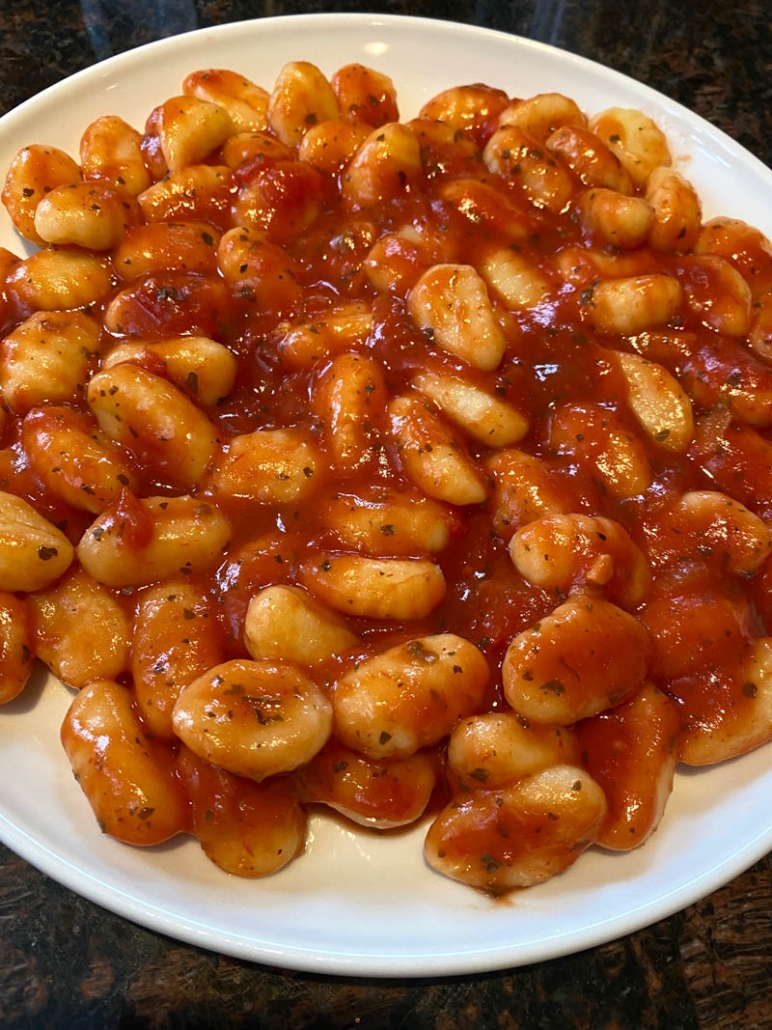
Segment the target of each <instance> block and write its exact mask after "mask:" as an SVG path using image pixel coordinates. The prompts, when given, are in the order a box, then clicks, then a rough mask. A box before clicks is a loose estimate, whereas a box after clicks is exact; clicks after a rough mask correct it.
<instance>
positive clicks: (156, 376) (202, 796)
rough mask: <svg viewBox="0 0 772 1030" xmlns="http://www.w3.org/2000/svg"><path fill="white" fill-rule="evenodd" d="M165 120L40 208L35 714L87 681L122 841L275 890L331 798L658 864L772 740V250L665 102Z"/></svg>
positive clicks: (510, 875) (40, 196)
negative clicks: (715, 202)
mask: <svg viewBox="0 0 772 1030" xmlns="http://www.w3.org/2000/svg"><path fill="white" fill-rule="evenodd" d="M159 100H160V102H159V105H158V106H157V107H156V108H155V109H154V110H152V111H150V112H149V113H148V117H147V121H146V123H145V125H144V126H132V125H129V124H128V123H127V122H125V121H123V120H122V119H121V118H119V117H117V116H116V115H111V114H106V115H105V116H103V117H102V118H99V119H97V121H95V122H93V123H92V124H91V125H89V126H86V127H85V129H84V132H83V135H82V137H81V139H80V141H74V143H75V145H74V146H73V148H72V152H73V154H77V159H76V158H75V157H72V156H70V155H69V154H67V153H65V152H64V151H62V150H59V149H57V148H54V147H48V146H46V145H45V141H41V142H35V143H33V144H31V145H30V146H27V147H25V148H24V149H23V150H22V151H21V152H20V153H19V154H18V155H16V157H15V158H13V160H12V161H11V162H10V167H9V170H8V173H7V176H6V179H5V184H4V187H3V189H2V193H1V194H0V199H2V203H3V204H4V206H5V208H6V211H7V213H8V215H9V217H10V219H11V221H12V222H13V224H14V226H15V228H16V230H17V231H18V233H19V234H20V236H21V237H23V238H24V239H25V240H26V241H29V242H30V243H32V244H34V245H37V246H38V247H39V248H40V249H39V250H38V251H37V252H36V253H33V254H31V256H29V257H25V258H23V259H22V258H20V257H16V256H15V255H14V254H12V253H10V251H5V250H3V251H2V253H0V434H1V435H0V703H5V702H9V703H11V702H13V700H14V698H16V697H17V696H18V695H19V694H20V693H21V691H22V690H23V689H24V687H25V684H26V683H27V680H28V679H29V677H30V674H31V669H32V666H33V663H34V661H35V660H36V659H37V660H39V661H40V662H42V663H43V664H45V665H46V666H47V667H48V668H49V669H50V670H51V671H52V672H53V673H54V674H55V675H56V676H57V677H58V678H59V679H60V680H62V681H63V682H64V683H65V684H66V685H67V686H68V687H69V688H71V689H72V690H74V691H77V693H76V696H75V697H74V700H73V701H72V704H71V706H70V708H69V711H68V712H67V715H66V717H65V719H64V724H63V726H62V733H61V736H62V742H63V745H64V748H65V750H66V753H67V755H68V757H69V760H70V762H71V764H72V767H73V771H74V772H75V774H76V778H77V779H78V781H79V783H80V787H81V789H82V790H83V792H84V793H85V795H86V797H87V799H88V801H89V803H90V805H91V807H92V809H93V810H94V813H95V814H96V817H97V819H98V820H99V822H100V825H101V826H102V827H103V828H104V829H105V830H106V831H107V832H108V833H110V834H112V835H113V836H115V837H118V838H119V839H121V840H123V841H126V842H127V843H131V844H135V845H153V844H158V843H160V842H162V841H164V840H167V839H168V838H169V837H172V836H175V835H176V834H185V833H187V834H192V835H193V836H194V837H196V838H197V839H198V841H199V842H200V844H201V847H202V849H203V851H204V852H205V854H206V855H207V856H208V857H209V858H210V859H211V860H212V861H213V862H214V863H216V864H217V865H218V866H219V867H220V868H221V869H223V870H225V871H227V872H230V873H233V874H236V875H238V876H244V877H255V876H265V875H268V874H271V873H274V872H277V871H278V870H280V869H281V868H282V867H283V866H284V865H286V864H287V863H288V862H291V861H293V860H294V859H295V858H296V857H297V856H299V855H301V854H302V852H303V850H304V848H305V841H306V833H307V819H308V814H309V811H310V810H311V808H310V806H322V807H326V808H327V809H334V810H335V811H336V812H337V813H339V814H340V815H341V816H342V817H343V818H345V819H347V820H349V821H350V822H351V823H352V824H360V825H363V826H365V827H369V828H371V829H373V830H376V831H383V830H390V829H393V828H395V827H403V826H409V825H411V824H416V823H418V822H419V821H420V820H426V822H427V825H428V824H430V825H428V833H427V835H426V843H425V859H426V861H427V862H428V864H429V866H430V867H431V868H432V869H434V870H436V871H437V872H439V873H441V874H444V875H446V876H449V877H451V878H453V879H456V880H459V881H461V882H462V883H465V884H468V885H471V886H473V887H477V888H481V889H484V890H487V891H490V892H501V891H506V890H511V889H513V888H520V887H526V886H529V885H531V884H535V883H539V882H541V881H543V880H544V879H546V878H548V877H550V876H553V875H555V874H557V873H560V872H561V871H563V870H564V869H567V868H568V867H569V866H570V865H571V864H572V863H573V862H575V861H576V860H577V859H578V858H579V857H580V856H581V854H582V852H583V851H584V850H586V849H587V848H589V847H592V846H599V847H602V848H607V849H612V850H627V849H629V848H633V847H637V846H638V845H640V844H642V843H643V842H644V841H645V840H646V839H647V838H648V837H649V835H650V834H651V833H653V832H654V831H655V830H656V828H657V826H658V825H659V822H660V820H661V819H662V818H663V816H664V815H665V812H666V805H667V800H668V797H669V795H670V792H671V789H672V786H673V781H674V774H675V770H676V767H677V765H678V764H679V763H684V764H688V765H704V764H709V763H715V762H720V761H723V760H725V759H728V758H732V757H734V756H736V755H739V754H742V753H743V752H744V751H747V750H749V749H750V748H754V747H758V746H761V745H763V744H765V743H767V742H768V741H769V740H770V738H772V703H770V696H772V695H771V692H770V683H772V660H771V659H770V654H772V650H771V649H772V636H770V635H769V634H770V633H772V564H771V562H772V557H771V556H770V551H772V533H771V532H770V520H771V519H772V472H770V469H772V414H770V412H771V411H772V348H771V347H770V340H771V339H772V332H771V331H770V325H772V316H771V315H770V312H772V299H770V298H772V244H770V243H769V241H768V240H766V238H765V237H764V236H763V235H762V234H761V233H760V232H759V231H758V230H755V229H752V228H750V227H749V226H747V225H745V224H744V223H741V222H738V221H736V220H733V219H731V218H720V219H712V220H711V221H708V222H706V223H703V212H702V207H701V203H700V199H699V196H698V195H697V192H696V191H695V189H694V188H693V186H692V185H691V183H690V182H689V181H688V180H687V178H686V177H685V176H684V174H683V172H682V170H680V169H679V167H677V165H678V162H674V161H673V159H672V157H671V154H670V151H669V148H668V143H667V140H666V138H665V136H664V135H663V133H662V132H661V131H660V129H659V128H658V127H657V125H655V124H654V122H653V121H652V120H651V119H650V118H649V117H648V116H646V115H644V114H642V113H641V112H638V111H630V110H624V109H621V108H613V109H611V110H608V111H605V112H601V113H599V114H596V115H594V116H592V117H588V115H586V114H585V113H584V112H582V111H581V110H580V108H579V107H578V106H577V104H576V103H575V102H574V101H573V100H572V99H570V98H568V97H564V96H562V95H560V94H556V93H550V92H544V93H541V94H539V95H537V96H533V97H526V98H521V97H513V96H510V95H509V94H508V93H506V92H504V91H503V90H501V89H494V88H491V87H488V86H484V85H479V84H478V85H474V86H460V87H456V88H451V89H447V90H445V91H443V92H442V93H440V94H439V95H438V96H436V97H434V98H432V99H431V100H429V101H427V102H426V103H425V104H424V106H423V108H422V109H421V111H420V112H419V113H418V116H417V117H416V118H414V119H412V120H410V121H407V120H405V121H402V120H400V114H399V110H398V103H397V95H396V91H395V87H394V84H393V83H392V81H391V79H389V78H388V76H387V75H385V74H383V73H382V72H380V71H378V70H376V69H371V68H366V67H364V66H362V65H361V64H350V65H347V66H346V67H344V68H341V69H338V70H337V71H336V72H335V74H334V75H332V77H331V78H329V79H328V78H327V77H326V76H325V74H324V73H323V71H322V70H321V69H319V68H317V67H315V66H314V65H312V64H309V63H308V62H306V61H302V60H298V61H295V62H292V63H291V64H289V65H287V66H285V67H284V69H283V70H282V71H281V73H280V74H279V76H278V78H277V80H276V82H275V83H274V85H273V87H272V88H271V89H267V88H263V87H262V86H261V85H258V84H256V83H255V82H253V81H252V80H251V79H249V78H247V77H245V76H244V75H242V74H240V73H237V72H236V71H231V70H225V69H203V70H198V71H192V72H191V74H189V75H188V76H187V77H186V79H185V81H184V82H183V83H181V84H180V92H179V93H178V95H175V96H172V97H168V98H159ZM768 672H770V681H769V682H768V681H767V679H766V675H767V673H768ZM416 861H417V862H418V861H420V856H416Z"/></svg>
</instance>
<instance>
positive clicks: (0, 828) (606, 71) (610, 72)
mask: <svg viewBox="0 0 772 1030" xmlns="http://www.w3.org/2000/svg"><path fill="white" fill-rule="evenodd" d="M320 22H325V23H330V24H336V25H345V24H347V23H350V24H352V25H354V26H356V28H357V29H363V28H365V27H367V26H370V27H372V28H377V27H387V26H392V27H394V28H396V27H397V26H399V27H403V28H410V27H411V26H413V27H416V28H418V27H420V29H421V31H428V30H431V29H438V28H439V29H441V31H442V32H445V33H449V34H450V35H456V36H458V37H461V38H464V39H467V40H468V39H469V37H470V35H472V36H475V37H479V38H481V39H486V38H492V37H495V38H497V39H498V40H499V41H506V43H507V44H509V45H511V46H512V47H513V50H515V51H516V50H517V49H518V47H526V48H528V49H530V50H533V51H536V52H537V53H538V52H544V53H548V54H549V55H550V56H551V57H553V58H558V59H559V60H561V61H563V62H565V61H567V62H568V63H569V64H571V65H575V66H576V67H578V68H582V69H584V70H586V71H588V72H590V73H591V74H593V75H596V74H597V73H598V71H601V72H602V73H603V75H604V77H606V78H607V79H608V78H610V79H611V80H612V81H613V80H617V79H618V80H621V81H623V82H625V83H626V84H628V85H629V84H630V83H632V84H633V85H634V86H635V89H636V90H637V91H639V92H642V93H643V95H644V96H645V97H646V99H647V100H648V101H649V102H651V103H652V104H653V105H654V106H656V107H657V108H661V107H662V106H663V102H665V103H666V104H667V105H668V106H669V109H670V110H672V111H674V112H675V113H676V114H677V115H680V116H681V117H684V118H685V119H686V120H687V122H691V121H692V120H694V119H698V120H699V121H700V122H703V123H704V124H705V125H706V126H707V127H708V128H709V129H710V132H711V134H712V135H715V136H716V137H717V138H718V139H719V140H720V142H721V143H722V145H723V146H724V147H725V148H726V150H727V151H728V152H729V153H730V155H731V156H733V157H734V158H735V159H736V160H740V161H741V162H742V163H743V165H745V166H746V167H748V166H750V167H751V168H753V166H754V165H755V166H756V171H757V172H759V171H761V172H762V173H763V175H764V177H765V178H767V179H768V180H769V183H770V185H772V172H770V169H769V168H768V167H767V166H766V165H765V164H764V163H763V162H762V161H760V160H759V159H758V158H757V157H755V155H753V154H751V153H750V152H749V151H747V150H745V148H743V147H742V146H741V145H740V144H739V143H737V141H735V140H734V139H732V138H731V137H730V136H729V135H727V134H726V133H725V132H723V130H721V129H720V128H718V127H717V126H715V125H713V124H712V123H711V122H709V121H708V120H706V119H704V118H702V117H701V116H700V115H697V114H695V112H693V111H690V110H689V109H688V108H686V107H684V106H683V105H681V104H680V103H679V102H678V101H676V100H673V99H672V98H670V97H668V96H667V95H666V94H664V93H661V92H658V91H656V90H654V89H653V88H652V87H650V86H648V85H647V84H645V83H642V82H640V81H638V80H636V79H634V78H632V77H631V76H629V75H626V74H624V73H622V72H619V71H617V70H615V69H613V68H610V67H608V66H606V65H603V64H600V63H598V62H595V61H592V60H591V59H589V58H586V57H583V56H582V55H579V54H576V53H573V52H571V51H568V50H564V49H562V48H560V47H557V46H554V45H552V44H547V43H542V42H540V41H537V40H531V39H528V38H527V37H523V36H519V35H516V34H511V33H507V32H503V31H500V30H497V29H490V28H487V27H483V26H477V25H466V24H464V23H461V22H455V21H444V20H442V19H432V18H427V17H418V16H413V15H410V16H408V15H374V14H368V13H364V12H363V13H356V12H349V13H342V12H341V13H320V14H305V13H304V14H300V13H298V14H289V15H282V16H275V17H263V18H253V19H244V20H240V21H236V22H226V23H223V24H220V25H216V26H209V27H203V28H197V29H193V30H190V31H186V32H184V33H180V34H178V35H175V36H172V37H167V38H164V39H159V40H153V41H151V42H148V43H145V44H142V45H141V46H138V47H135V48H133V49H131V50H128V51H124V52H122V53H120V54H117V55H114V56H113V57H110V58H107V59H106V60H104V61H101V62H97V63H94V64H92V65H90V66H89V67H87V68H84V69H81V70H80V71H78V72H75V73H74V74H72V75H70V76H68V77H66V78H64V79H61V80H60V81H59V82H57V83H54V84H52V85H51V86H49V87H47V88H46V89H45V90H43V91H41V92H40V93H38V94H36V95H34V96H32V97H30V98H28V99H26V100H24V101H23V102H22V103H20V104H19V105H17V106H16V107H14V108H12V109H11V110H10V111H9V112H7V113H6V114H5V115H4V116H3V117H2V119H0V133H3V132H4V130H5V129H6V127H7V126H8V125H9V124H10V125H11V127H13V126H15V124H16V122H17V121H18V122H20V123H21V122H23V121H25V120H26V118H27V117H28V115H29V112H30V110H32V112H33V113H34V110H35V108H36V107H37V106H38V105H41V104H44V103H45V102H46V100H47V99H48V97H49V95H51V94H53V93H56V94H57V95H59V96H62V95H63V99H66V95H67V93H70V92H72V93H76V92H77V91H78V90H79V89H80V87H81V84H82V82H83V80H86V81H89V80H92V79H94V78H98V77H99V76H100V75H102V76H104V75H106V74H108V73H109V74H111V75H115V76H119V75H124V74H131V73H132V71H133V69H134V68H135V66H136V65H139V64H141V63H142V62H143V61H144V60H146V59H147V58H148V56H149V57H151V58H152V56H153V53H154V52H155V51H156V50H163V51H167V50H170V49H172V50H176V49H177V48H180V49H183V50H184V49H185V48H186V45H188V44H189V43H190V41H191V39H192V37H196V38H197V39H201V40H202V41H203V40H205V39H206V38H207V37H210V36H212V35H214V36H217V37H227V36H229V35H233V36H237V35H238V34H239V33H240V32H243V31H244V30H245V28H248V29H249V31H250V32H251V31H254V30H256V29H259V30H264V31H265V32H267V33H270V32H273V31H279V32H280V31H281V30H282V29H285V28H287V27H290V26H293V27H299V26H300V25H301V24H305V25H311V24H316V25H318V24H319V23H320ZM397 85H398V84H397ZM1 719H2V713H0V720H1ZM0 725H1V722H0ZM767 746H769V745H767ZM0 840H2V841H3V842H4V843H5V844H6V845H7V846H8V847H9V848H10V849H11V850H12V851H13V852H14V853H16V854H17V855H19V856H20V857H22V858H23V859H25V860H26V861H28V862H29V863H30V864H31V865H33V866H34V867H36V868H37V869H39V870H40V871H41V872H43V873H44V874H46V875H48V876H50V877H51V878H52V879H53V880H55V881H57V882H58V883H60V884H62V885H63V886H65V887H67V888H68V889H70V890H72V891H73V892H75V893H77V894H79V895H81V896H83V897H85V898H87V899H88V900H90V901H92V902H94V903H95V904H97V905H100V906H101V907H103V908H105V909H107V910H109V911H111V912H113V913H115V914H116V915H119V916H121V917H123V918H127V919H129V920H131V921H132V922H134V923H137V924H138V925H141V926H144V927H146V928H148V929H151V930H153V931H156V932H159V933H162V934H165V935H166V936H168V937H172V938H174V939H175V940H180V941H183V942H184V943H187V944H192V945H195V946H198V947H203V948H207V949H209V950H214V951H218V952H221V953H224V954H229V955H233V956H235V957H238V958H242V959H245V960H248V961H250V962H253V963H258V964H264V965H270V966H275V967H278V968H288V969H295V970H299V971H304V972H311V973H318V974H322V975H327V976H336V975H337V976H340V975H347V976H362V975H366V976H371V977H377V978H379V979H388V978H392V977H404V976H409V977H411V978H418V977H426V976H432V977H436V976H451V975H458V974H470V973H472V974H473V973H483V972H491V971H493V970H500V969H504V968H510V967H513V966H520V965H530V964H533V963H536V962H540V961H544V960H545V959H551V958H557V957H561V956H565V955H567V954H573V953H575V952H576V951H577V950H584V949H586V948H588V947H595V946H598V945H599V944H602V943H604V942H607V941H609V940H612V939H615V938H616V937H619V936H623V935H627V934H629V933H632V932H635V931H636V930H640V929H642V928H644V927H646V926H649V925H652V924H653V923H655V922H657V921H659V920H660V919H663V918H667V917H669V916H671V915H672V914H673V913H675V912H677V911H679V910H681V909H683V908H685V907H687V906H688V905H690V904H693V903H694V902H695V901H697V900H698V899H700V898H702V897H705V896H706V895H707V894H710V893H713V891H715V890H716V889H718V888H719V887H721V886H722V885H724V884H726V883H727V882H729V881H730V880H732V879H733V878H734V877H735V876H737V875H739V874H740V873H742V872H743V871H744V870H746V869H747V868H749V867H750V866H751V865H753V864H754V863H755V862H756V861H758V860H759V859H760V858H763V857H764V856H765V855H766V854H767V853H768V852H769V851H770V849H772V825H770V826H769V827H767V828H766V829H764V828H762V829H761V830H760V831H759V833H758V835H757V836H756V837H755V838H754V839H752V840H751V841H750V842H746V846H745V847H744V848H743V849H742V850H740V851H737V852H735V853H734V854H733V855H731V856H729V857H728V858H726V859H725V860H724V862H723V863H722V864H721V865H720V866H718V867H715V868H714V869H712V870H711V872H710V874H709V875H708V876H703V877H701V878H700V879H699V880H697V881H695V882H694V883H693V884H692V885H691V891H690V890H688V889H684V888H681V889H679V890H675V891H671V892H670V893H667V894H665V895H664V896H662V897H661V898H659V899H657V902H655V903H654V904H652V903H650V902H649V903H648V904H645V905H641V906H638V907H636V908H635V909H634V910H633V911H632V912H631V913H629V914H628V925H626V926H625V927H623V928H621V929H619V931H618V932H614V933H613V934H611V935H610V934H609V933H608V925H609V923H611V924H612V925H614V924H616V923H617V922H618V917H608V918H606V919H604V920H602V921H599V922H598V923H597V924H595V925H594V926H593V928H592V929H591V930H590V931H589V932H588V931H587V929H586V928H580V929H575V930H573V931H572V932H570V933H569V934H564V935H563V936H562V937H561V938H560V939H559V941H558V942H556V941H555V940H552V939H547V940H544V941H542V942H540V944H539V945H538V946H533V945H530V946H528V950H529V954H528V956H527V957H523V956H521V955H520V952H521V951H522V950H523V948H524V947H525V946H524V945H517V944H515V945H510V946H509V947H508V948H502V947H501V946H496V947H491V948H486V949H485V950H483V951H467V952H462V953H460V954H459V955H458V956H455V957H456V958H457V960H458V961H457V962H456V963H454V962H453V961H452V958H453V957H454V956H448V955H444V954H443V955H439V956H427V955H422V956H421V957H420V958H418V959H417V958H416V956H414V955H409V956H404V957H394V956H389V957H388V958H386V959H384V960H379V959H378V958H377V957H374V956H372V955H368V956H367V957H366V961H365V962H363V961H362V958H361V957H359V956H356V955H354V954H351V953H337V952H334V953H328V952H309V951H308V950H307V948H306V947H304V946H302V945H299V946H298V947H297V948H292V947H288V946H281V947H276V948H274V949H273V952H272V951H271V948H270V946H269V945H267V944H266V943H264V942H257V946H256V942H255V941H254V940H248V939H245V938H244V937H243V936H242V935H240V934H233V933H229V932H228V931H225V936H223V933H224V932H223V931H222V930H218V929H214V930H213V929H212V928H211V927H203V926H200V925H198V924H197V923H196V922H195V921H194V920H188V919H186V918H185V917H179V916H175V917H170V915H169V914H168V913H164V912H163V910H161V909H159V908H158V907H157V906H155V905H154V904H148V903H147V902H142V903H140V905H141V906H143V907H142V909H141V911H136V908H137V901H136V898H134V897H133V895H131V894H129V893H126V892H125V891H121V890H120V889H119V888H117V887H115V886H114V885H113V886H111V885H110V884H109V883H108V882H107V880H99V879H96V878H94V877H92V876H91V875H90V874H87V873H86V874H84V873H83V871H82V870H80V869H78V868H77V867H76V866H74V865H73V864H72V863H71V862H69V861H68V860H67V859H63V858H61V857H60V856H58V855H56V854H55V853H54V852H51V851H50V849H48V848H46V847H45V846H43V845H41V844H40V843H39V842H37V841H35V839H34V838H33V837H31V836H30V835H29V834H28V833H26V832H25V831H24V830H23V829H21V828H20V827H18V826H16V825H15V824H13V823H12V822H11V821H10V820H9V819H8V818H7V816H6V815H5V813H4V812H3V811H2V810H1V809H0ZM84 875H86V876H87V878H88V883H87V884H86V889H84V884H83V876H84ZM89 885H93V886H92V887H91V888H90V889H89ZM459 889H460V890H469V889H470V888H464V887H459ZM124 900H126V901H128V902H129V905H128V907H127V906H126V905H125V904H123V902H124ZM632 915H637V916H638V917H639V918H633V919H631V918H630V916H632ZM213 936H214V937H216V938H217V939H216V940H213V939H212V938H213Z"/></svg>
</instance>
